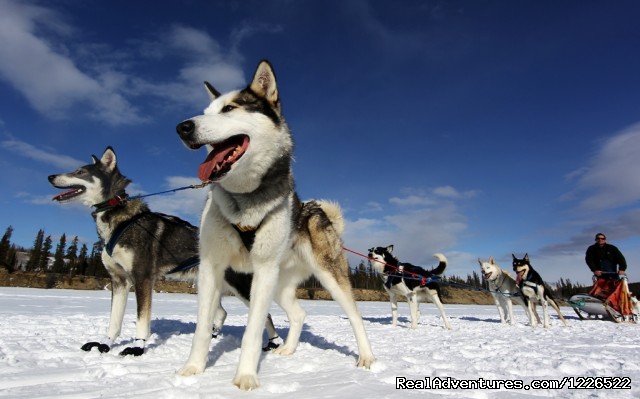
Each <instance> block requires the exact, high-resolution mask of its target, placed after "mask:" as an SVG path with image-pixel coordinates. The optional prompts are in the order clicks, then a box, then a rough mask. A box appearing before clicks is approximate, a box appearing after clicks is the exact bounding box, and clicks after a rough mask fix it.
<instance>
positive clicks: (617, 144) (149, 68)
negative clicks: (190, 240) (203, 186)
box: [0, 0, 640, 283]
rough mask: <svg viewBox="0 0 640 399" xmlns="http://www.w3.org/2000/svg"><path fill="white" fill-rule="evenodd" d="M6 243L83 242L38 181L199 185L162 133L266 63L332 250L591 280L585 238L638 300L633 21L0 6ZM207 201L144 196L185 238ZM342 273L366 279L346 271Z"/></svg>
mask: <svg viewBox="0 0 640 399" xmlns="http://www.w3.org/2000/svg"><path fill="white" fill-rule="evenodd" d="M0 8H1V9H2V12H1V13H0V92H1V93H2V95H1V96H0V167H1V168H2V174H0V184H1V186H2V188H3V189H2V190H1V191H0V229H2V231H3V232H4V229H6V227H7V226H9V225H12V226H13V227H14V229H15V230H14V233H13V237H12V238H13V242H16V243H18V244H20V245H24V246H31V245H32V243H33V239H34V238H35V235H36V233H37V231H38V229H41V228H42V229H44V230H45V232H46V233H47V234H50V235H51V236H52V237H53V239H54V240H57V239H58V238H59V237H60V235H61V234H62V233H66V234H67V235H69V236H74V235H78V236H79V237H80V239H81V240H82V241H83V242H87V243H89V244H90V243H93V242H94V241H95V240H96V239H97V235H96V232H95V227H94V225H93V222H92V219H91V217H90V215H89V214H90V210H89V209H88V208H86V207H84V206H80V205H78V206H75V205H66V206H63V205H59V204H56V203H52V201H51V197H52V196H53V195H54V194H56V193H57V192H58V191H57V190H55V189H53V188H52V187H51V186H50V185H49V183H48V181H47V176H48V175H50V174H54V173H61V172H67V171H71V170H73V169H75V168H76V167H78V166H80V165H82V164H86V163H88V162H89V161H90V156H91V154H96V155H100V154H102V151H103V150H104V149H105V147H107V146H109V145H111V146H113V147H114V149H115V151H116V153H117V155H118V162H119V165H120V169H121V171H122V172H123V173H124V174H125V175H126V176H128V177H129V178H131V179H132V180H133V181H134V184H133V185H132V187H131V189H130V190H129V193H130V194H139V193H142V194H145V193H153V192H158V191H162V190H167V189H170V188H175V187H181V186H184V185H187V184H194V183H198V179H197V169H198V164H199V163H200V162H201V161H202V160H203V159H204V157H205V153H204V151H205V150H204V149H202V150H200V151H189V150H187V149H186V148H185V147H184V146H183V145H182V144H181V142H180V141H179V139H178V137H177V135H176V133H175V125H176V124H177V123H178V122H180V121H181V120H183V119H186V118H188V117H191V116H194V115H197V114H199V113H201V112H202V110H203V109H204V108H205V107H206V106H207V102H208V98H207V96H206V93H205V91H204V89H203V85H202V82H203V81H204V80H207V81H209V82H211V83H212V84H214V86H215V87H216V88H217V89H219V90H221V91H226V90H230V89H236V88H241V87H244V86H245V85H246V84H247V83H248V80H249V79H250V78H251V76H252V74H253V72H254V69H255V67H256V65H257V63H258V62H259V60H261V59H263V58H266V59H269V60H270V61H271V62H272V64H273V66H274V68H275V72H276V75H277V79H278V85H279V92H280V96H281V100H282V104H283V108H284V113H285V116H286V118H287V121H288V123H289V126H290V127H291V129H292V131H293V135H294V142H295V163H294V174H295V177H296V182H297V188H298V192H299V194H300V196H301V198H303V199H310V198H324V199H331V200H335V201H338V202H339V203H340V204H341V205H342V207H343V210H344V212H345V217H346V219H347V228H346V234H345V246H346V247H347V248H349V249H352V250H355V251H358V252H365V251H366V249H367V248H369V247H371V246H381V245H389V244H394V245H395V253H396V255H398V256H399V257H400V259H401V260H404V261H409V262H412V263H415V264H420V265H424V266H431V265H435V260H434V259H433V258H431V254H433V253H434V252H443V253H445V254H446V255H447V256H448V258H449V261H450V266H449V268H448V270H447V274H456V275H461V276H466V274H468V273H471V272H472V271H474V270H478V265H477V262H476V259H477V258H478V257H482V258H487V257H489V256H494V257H495V258H496V259H497V261H498V263H499V264H500V265H501V266H503V267H504V268H510V259H511V254H512V253H515V254H517V255H523V254H524V253H525V252H526V253H528V254H529V255H530V257H531V261H532V264H533V265H534V267H536V269H538V271H539V272H540V273H541V274H542V276H543V277H544V278H545V279H546V280H548V281H550V282H554V281H557V280H558V279H559V278H561V277H563V278H565V279H566V278H569V279H571V280H572V281H574V282H576V281H577V282H582V283H589V282H590V281H591V280H590V279H591V276H590V273H589V272H588V269H587V266H586V265H585V264H584V251H585V249H586V247H587V246H588V245H590V244H591V243H593V237H594V235H595V233H596V232H599V231H602V232H604V233H605V234H607V236H608V238H609V242H611V243H613V244H616V245H617V246H618V247H619V248H620V249H621V250H622V252H623V253H624V254H625V255H626V257H627V260H628V263H629V275H630V280H631V281H639V280H640V264H638V262H637V261H636V260H637V259H639V258H640V247H639V243H640V208H639V206H638V199H640V174H639V173H638V170H639V166H640V158H639V157H638V156H637V154H638V153H639V150H640V72H639V71H640V52H639V51H638V45H639V43H640V24H638V21H639V20H640V3H638V2H635V1H617V2H609V1H481V0H474V1H471V0H469V1H384V0H380V1H364V0H360V1H337V0H336V1H333V0H329V1H321V2H319V1H286V0H283V1H263V0H260V1H252V0H249V1H217V2H212V1H160V2H156V1H154V2H151V1H142V0H141V1H82V2H79V1H69V0H53V1H46V2H45V1H40V2H29V1H12V0H0ZM204 195H205V193H204V190H200V191H196V190H190V191H185V192H181V193H179V194H174V195H167V196H156V197H150V199H149V200H148V202H149V204H150V206H151V207H152V209H154V210H157V211H162V212H167V213H172V214H176V215H178V216H181V217H183V218H185V219H188V220H189V221H191V222H192V223H194V224H197V223H198V220H199V214H200V211H201V209H202V204H203V198H204ZM350 259H351V261H352V264H354V263H357V262H358V261H359V259H358V258H357V257H354V256H350Z"/></svg>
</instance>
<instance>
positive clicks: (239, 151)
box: [198, 134, 249, 181]
mask: <svg viewBox="0 0 640 399" xmlns="http://www.w3.org/2000/svg"><path fill="white" fill-rule="evenodd" d="M248 148H249V136H247V135H244V134H240V135H237V136H233V137H230V138H228V139H227V140H225V141H223V142H221V143H216V144H213V150H211V152H210V153H209V155H207V158H206V159H205V160H204V162H202V163H201V164H200V167H199V168H198V177H199V178H200V180H202V181H216V180H219V179H221V178H222V177H223V176H224V175H226V174H227V173H228V172H229V171H230V170H231V167H232V166H233V164H234V163H236V162H237V161H238V160H239V159H240V158H242V155H244V153H245V152H246V151H247V149H248Z"/></svg>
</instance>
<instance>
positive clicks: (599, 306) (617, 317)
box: [569, 273, 638, 323]
mask: <svg viewBox="0 0 640 399" xmlns="http://www.w3.org/2000/svg"><path fill="white" fill-rule="evenodd" d="M569 305H571V307H572V308H573V310H574V311H575V312H576V314H577V315H578V317H580V319H581V320H587V319H598V320H609V319H610V320H613V321H615V322H616V323H635V322H637V320H638V300H637V299H636V298H635V296H633V294H632V293H631V292H629V286H628V284H627V278H626V277H623V278H620V277H619V276H618V275H617V274H615V273H614V274H606V275H604V276H603V277H600V278H596V279H595V280H594V283H593V287H592V288H591V291H589V293H588V294H576V295H573V296H572V297H571V298H569Z"/></svg>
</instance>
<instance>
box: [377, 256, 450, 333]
mask: <svg viewBox="0 0 640 399" xmlns="http://www.w3.org/2000/svg"><path fill="white" fill-rule="evenodd" d="M392 252H393V245H389V246H386V247H375V248H371V249H369V264H370V265H371V267H373V269H374V270H375V271H376V272H378V273H379V274H380V276H381V277H382V282H383V286H384V289H385V291H387V293H388V294H389V300H390V301H391V324H392V325H394V326H395V325H397V324H398V296H399V295H402V296H404V297H406V298H407V302H408V303H409V311H410V312H411V328H416V327H418V320H419V319H420V307H419V306H420V302H433V304H434V305H436V307H437V308H438V310H439V311H440V315H441V316H442V321H443V323H444V326H445V328H446V329H447V330H451V323H449V318H448V317H447V315H446V313H445V312H444V306H442V301H441V300H440V296H441V295H440V286H439V285H438V283H437V282H435V281H430V282H426V281H425V282H422V281H421V279H422V278H423V277H424V278H425V279H427V278H429V277H432V276H439V275H441V274H442V273H444V271H445V269H446V268H447V258H446V257H445V256H444V255H443V254H441V253H437V254H434V255H433V257H434V258H436V259H438V266H437V267H435V268H433V269H431V270H425V269H423V268H422V267H420V266H415V265H412V264H411V263H406V262H400V261H399V260H398V258H396V257H395V256H393V255H392Z"/></svg>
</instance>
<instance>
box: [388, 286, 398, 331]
mask: <svg viewBox="0 0 640 399" xmlns="http://www.w3.org/2000/svg"><path fill="white" fill-rule="evenodd" d="M389 301H391V325H392V326H394V327H395V326H397V325H398V297H397V296H396V294H394V293H393V292H392V291H389Z"/></svg>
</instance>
